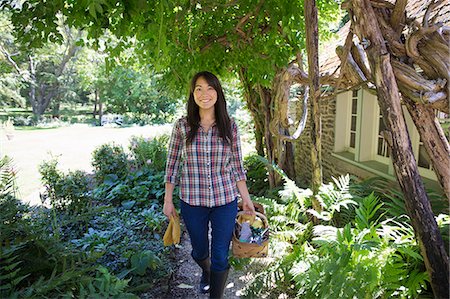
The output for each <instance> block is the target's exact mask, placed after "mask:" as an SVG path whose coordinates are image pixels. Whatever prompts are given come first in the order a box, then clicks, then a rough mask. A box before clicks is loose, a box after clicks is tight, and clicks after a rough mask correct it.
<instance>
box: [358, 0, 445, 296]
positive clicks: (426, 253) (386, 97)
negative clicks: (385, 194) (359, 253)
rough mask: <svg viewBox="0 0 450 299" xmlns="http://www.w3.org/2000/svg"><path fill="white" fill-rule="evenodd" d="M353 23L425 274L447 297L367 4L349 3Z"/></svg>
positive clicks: (433, 233)
mask: <svg viewBox="0 0 450 299" xmlns="http://www.w3.org/2000/svg"><path fill="white" fill-rule="evenodd" d="M351 5H352V7H351V10H352V12H353V20H352V21H353V22H354V24H355V28H356V31H357V34H358V37H359V39H360V40H366V41H368V43H369V46H368V47H367V48H366V52H367V57H368V58H369V62H370V67H371V72H372V80H373V82H374V83H375V85H376V88H377V92H378V103H379V105H380V108H381V111H382V114H383V120H384V122H385V125H386V128H387V130H388V132H387V137H388V138H387V140H388V144H389V146H390V148H391V153H392V162H393V165H394V170H395V174H396V176H397V180H398V182H399V184H400V187H401V189H402V191H403V194H404V196H405V206H406V210H407V212H408V214H409V216H410V218H411V222H412V225H413V227H414V230H415V232H416V236H417V238H418V241H419V246H420V249H421V253H422V256H423V257H424V261H425V266H426V268H427V272H428V273H429V275H430V282H431V286H432V288H433V293H434V295H435V297H436V298H448V297H449V289H448V288H449V272H448V256H447V254H446V252H445V248H444V244H443V240H442V237H441V235H440V233H439V230H438V227H437V224H436V220H435V218H434V215H433V212H432V210H431V206H430V202H429V199H428V196H427V194H426V192H425V190H424V186H423V183H422V179H421V177H420V175H419V173H418V169H417V164H416V161H415V158H414V155H413V152H412V148H411V141H410V138H409V134H408V130H407V127H406V123H405V120H404V117H403V113H402V109H401V104H400V102H401V98H400V93H399V88H398V85H397V81H396V78H395V75H394V70H393V67H392V65H391V58H390V54H389V52H388V51H387V48H386V44H385V40H384V38H383V35H382V32H381V30H380V25H379V23H378V20H377V16H376V14H375V12H374V9H373V7H372V5H371V2H370V1H369V0H353V1H351Z"/></svg>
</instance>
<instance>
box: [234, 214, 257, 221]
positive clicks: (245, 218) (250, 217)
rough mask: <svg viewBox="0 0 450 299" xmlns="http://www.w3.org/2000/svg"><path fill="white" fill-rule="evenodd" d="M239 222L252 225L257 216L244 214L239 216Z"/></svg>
mask: <svg viewBox="0 0 450 299" xmlns="http://www.w3.org/2000/svg"><path fill="white" fill-rule="evenodd" d="M237 221H238V223H244V222H249V223H250V224H252V223H253V221H255V215H250V214H243V213H242V214H239V216H238V218H237Z"/></svg>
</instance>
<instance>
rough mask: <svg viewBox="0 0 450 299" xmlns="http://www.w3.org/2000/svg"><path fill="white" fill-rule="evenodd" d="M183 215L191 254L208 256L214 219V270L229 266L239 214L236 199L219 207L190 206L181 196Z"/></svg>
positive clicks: (212, 266) (212, 267) (199, 258)
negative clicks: (209, 234)
mask: <svg viewBox="0 0 450 299" xmlns="http://www.w3.org/2000/svg"><path fill="white" fill-rule="evenodd" d="M180 202H181V215H182V216H183V220H184V224H185V225H186V228H187V231H188V233H189V237H190V238H191V244H192V253H191V254H192V257H193V258H194V259H195V260H204V259H205V258H207V257H209V256H210V255H209V236H208V230H209V223H210V222H211V237H212V240H211V271H215V272H221V271H224V270H226V269H228V268H229V265H228V251H229V248H230V242H231V238H232V236H233V229H234V223H235V219H236V215H237V200H234V201H233V202H231V203H229V204H226V205H223V206H219V207H212V208H208V207H201V206H191V205H189V204H187V203H185V202H183V201H182V200H181V201H180Z"/></svg>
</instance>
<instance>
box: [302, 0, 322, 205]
mask: <svg viewBox="0 0 450 299" xmlns="http://www.w3.org/2000/svg"><path fill="white" fill-rule="evenodd" d="M304 6H305V23H306V50H307V53H308V75H309V79H310V81H309V95H310V96H309V98H310V102H311V115H312V117H311V139H312V147H311V164H312V169H313V171H312V190H313V193H314V194H317V193H318V191H319V188H320V186H321V185H322V141H321V139H322V124H321V119H322V116H321V111H320V90H319V54H318V53H319V52H318V48H319V41H318V20H317V6H316V1H315V0H305V5H304ZM315 209H318V206H317V205H316V207H315Z"/></svg>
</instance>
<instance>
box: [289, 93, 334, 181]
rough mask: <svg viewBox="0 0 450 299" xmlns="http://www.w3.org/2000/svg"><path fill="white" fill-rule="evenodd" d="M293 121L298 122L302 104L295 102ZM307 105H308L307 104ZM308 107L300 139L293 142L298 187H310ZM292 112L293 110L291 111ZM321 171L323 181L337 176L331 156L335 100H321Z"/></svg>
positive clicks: (309, 117)
mask: <svg viewBox="0 0 450 299" xmlns="http://www.w3.org/2000/svg"><path fill="white" fill-rule="evenodd" d="M294 103H295V112H296V116H295V120H296V121H297V120H299V119H300V118H301V115H302V113H303V102H302V101H301V100H300V101H295V102H294ZM308 105H309V104H308ZM309 108H310V107H308V110H309V111H308V121H307V124H306V127H305V130H304V131H303V133H302V135H301V136H300V138H299V139H298V140H297V141H295V142H294V156H295V173H296V182H297V184H298V185H299V186H300V187H308V186H310V181H311V175H312V174H311V173H312V165H311V136H310V132H311V131H310V128H311V126H310V121H311V109H309ZM293 110H294V109H293ZM321 111H322V169H323V181H324V182H329V181H330V180H331V176H337V175H338V174H339V172H338V171H337V169H336V165H337V163H336V162H337V161H336V159H335V158H333V157H332V156H331V153H332V152H333V148H334V127H335V125H334V122H335V114H336V99H335V98H333V99H330V100H322V102H321Z"/></svg>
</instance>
